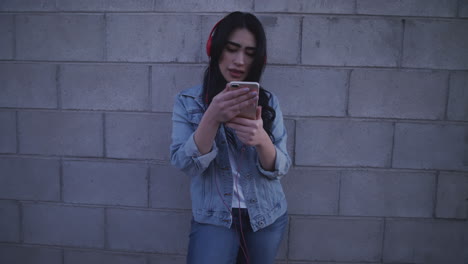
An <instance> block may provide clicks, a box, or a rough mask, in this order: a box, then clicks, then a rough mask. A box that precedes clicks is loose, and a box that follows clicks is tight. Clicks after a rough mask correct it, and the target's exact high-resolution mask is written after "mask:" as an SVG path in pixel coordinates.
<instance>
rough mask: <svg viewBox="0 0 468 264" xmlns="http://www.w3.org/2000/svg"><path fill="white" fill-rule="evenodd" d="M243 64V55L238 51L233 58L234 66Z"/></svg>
mask: <svg viewBox="0 0 468 264" xmlns="http://www.w3.org/2000/svg"><path fill="white" fill-rule="evenodd" d="M244 63H245V54H244V52H242V51H239V52H237V53H236V56H235V57H234V64H236V65H244Z"/></svg>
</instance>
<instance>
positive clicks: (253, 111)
mask: <svg viewBox="0 0 468 264" xmlns="http://www.w3.org/2000/svg"><path fill="white" fill-rule="evenodd" d="M245 87H248V88H249V89H250V91H251V92H253V91H255V92H257V94H259V90H260V84H259V83H258V82H237V81H236V82H230V83H229V90H234V89H239V88H245ZM257 105H258V100H257V101H255V102H254V103H252V104H249V105H248V106H247V107H244V108H243V109H242V110H241V112H240V114H239V115H238V116H239V117H244V118H248V119H253V120H255V119H256V118H257Z"/></svg>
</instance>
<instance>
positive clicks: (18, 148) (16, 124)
mask: <svg viewBox="0 0 468 264" xmlns="http://www.w3.org/2000/svg"><path fill="white" fill-rule="evenodd" d="M15 130H16V131H15V137H16V154H20V151H21V150H20V127H19V111H18V110H16V111H15Z"/></svg>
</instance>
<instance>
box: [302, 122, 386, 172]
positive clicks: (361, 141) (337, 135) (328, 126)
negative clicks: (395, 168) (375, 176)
mask: <svg viewBox="0 0 468 264" xmlns="http://www.w3.org/2000/svg"><path fill="white" fill-rule="evenodd" d="M392 138H393V127H392V124H391V123H382V122H369V121H352V120H325V119H309V120H307V119H305V120H298V121H297V122H296V157H295V158H296V165H304V166H370V167H387V166H390V159H391V150H392Z"/></svg>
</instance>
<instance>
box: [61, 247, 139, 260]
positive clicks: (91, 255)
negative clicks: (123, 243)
mask: <svg viewBox="0 0 468 264" xmlns="http://www.w3.org/2000/svg"><path fill="white" fill-rule="evenodd" d="M82 263H86V264H104V263H113V264H146V257H145V256H143V255H137V254H119V253H114V252H112V253H111V252H102V251H84V250H69V249H66V250H65V253H64V262H63V264H82Z"/></svg>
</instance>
